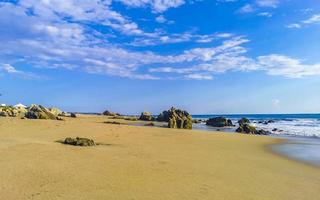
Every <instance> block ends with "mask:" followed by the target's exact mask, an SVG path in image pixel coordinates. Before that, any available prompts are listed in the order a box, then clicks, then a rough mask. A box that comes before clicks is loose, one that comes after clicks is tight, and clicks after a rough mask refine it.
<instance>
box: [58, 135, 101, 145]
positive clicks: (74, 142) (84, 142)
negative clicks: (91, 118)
mask: <svg viewBox="0 0 320 200" xmlns="http://www.w3.org/2000/svg"><path fill="white" fill-rule="evenodd" d="M63 144H68V145H73V146H82V147H85V146H95V145H96V143H95V142H94V141H93V140H92V139H88V138H79V137H76V138H70V137H68V138H66V139H65V140H64V142H63Z"/></svg>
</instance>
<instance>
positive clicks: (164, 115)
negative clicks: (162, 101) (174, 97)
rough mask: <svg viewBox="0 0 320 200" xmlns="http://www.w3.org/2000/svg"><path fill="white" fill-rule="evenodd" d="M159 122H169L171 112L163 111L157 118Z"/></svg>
mask: <svg viewBox="0 0 320 200" xmlns="http://www.w3.org/2000/svg"><path fill="white" fill-rule="evenodd" d="M157 121H158V122H169V111H166V110H165V111H163V112H162V113H160V114H159V115H158V117H157Z"/></svg>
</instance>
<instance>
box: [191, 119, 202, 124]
mask: <svg viewBox="0 0 320 200" xmlns="http://www.w3.org/2000/svg"><path fill="white" fill-rule="evenodd" d="M202 122H203V120H201V119H194V120H192V123H194V124H200V123H202Z"/></svg>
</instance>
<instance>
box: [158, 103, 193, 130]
mask: <svg viewBox="0 0 320 200" xmlns="http://www.w3.org/2000/svg"><path fill="white" fill-rule="evenodd" d="M157 120H158V121H162V122H168V128H180V129H192V117H191V115H190V114H189V113H188V112H187V111H184V110H180V109H175V108H173V107H172V108H171V109H170V110H168V111H163V112H162V113H161V114H160V115H159V116H158V118H157Z"/></svg>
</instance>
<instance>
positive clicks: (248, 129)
mask: <svg viewBox="0 0 320 200" xmlns="http://www.w3.org/2000/svg"><path fill="white" fill-rule="evenodd" d="M236 132H238V133H245V134H254V135H269V134H271V133H270V132H269V131H265V130H262V129H261V130H257V129H256V128H255V127H254V126H251V125H250V124H241V125H240V126H239V128H237V130H236Z"/></svg>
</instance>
